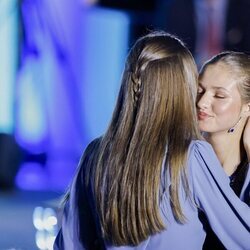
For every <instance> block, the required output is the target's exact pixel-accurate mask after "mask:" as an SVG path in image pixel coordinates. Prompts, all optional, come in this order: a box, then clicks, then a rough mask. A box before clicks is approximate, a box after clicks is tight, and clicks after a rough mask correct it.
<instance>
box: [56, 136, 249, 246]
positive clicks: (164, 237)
mask: <svg viewBox="0 0 250 250" xmlns="http://www.w3.org/2000/svg"><path fill="white" fill-rule="evenodd" d="M81 168H83V166H81ZM187 170H188V171H187V174H188V179H189V186H190V192H191V197H192V198H193V200H194V202H190V201H189V200H188V199H186V197H185V194H184V191H183V187H182V186H180V202H181V205H182V209H183V212H184V214H185V216H186V218H187V222H186V223H185V224H179V223H178V222H177V221H176V220H175V218H174V216H173V214H172V211H171V207H170V202H169V193H168V190H169V186H170V182H169V173H167V179H166V181H162V187H161V188H162V190H165V191H164V192H163V195H162V196H161V201H160V211H161V215H162V219H163V221H164V222H165V224H166V230H164V231H162V232H161V233H158V234H155V235H152V236H150V237H149V238H148V239H147V240H145V241H144V242H142V243H141V244H139V245H138V246H136V247H132V246H122V247H115V246H110V245H108V244H107V243H105V247H106V249H110V250H111V249H112V250H115V249H119V250H129V249H133V250H142V249H148V250H201V249H202V246H203V243H204V239H205V236H206V233H205V231H204V229H203V224H202V220H200V219H199V216H198V212H199V211H200V210H201V211H203V212H204V214H205V215H206V217H207V219H208V221H209V223H210V225H211V227H212V229H213V230H214V232H215V233H216V235H217V236H218V238H219V239H220V240H221V242H222V243H223V244H224V246H225V247H226V248H227V249H229V250H243V249H244V250H250V208H249V207H248V205H246V204H245V203H244V202H242V201H241V200H240V199H239V198H238V197H237V196H236V195H235V193H234V192H233V190H232V189H231V188H230V185H229V178H228V176H227V175H226V174H225V172H224V170H223V169H222V167H221V165H220V163H219V161H218V159H217V157H216V155H215V153H214V151H213V149H212V147H211V145H210V144H208V143H207V142H204V141H198V140H197V141H193V142H192V143H191V144H190V147H189V154H188V168H187ZM249 172H250V171H248V175H247V178H246V181H245V184H244V186H243V190H242V193H241V198H243V197H245V198H249V190H250V173H249ZM163 179H164V178H162V180H163ZM166 183H167V184H166ZM82 185H83V181H82V176H81V169H80V171H79V172H78V174H77V176H76V177H75V179H74V181H73V183H72V186H71V190H70V199H69V201H68V202H67V204H66V206H65V208H64V213H63V220H62V228H61V230H60V232H59V234H58V236H57V239H56V243H55V245H54V249H61V250H63V249H65V250H71V249H72V250H73V249H77V250H78V249H79V250H81V249H87V248H85V247H84V239H83V240H82V241H83V242H81V240H80V235H83V234H84V235H86V237H91V235H88V234H89V231H91V230H90V228H91V226H93V225H95V220H93V221H92V222H91V221H90V220H89V215H88V214H87V213H84V212H83V211H78V208H79V206H77V205H76V204H77V203H78V204H81V202H82V203H84V202H86V200H82V199H81V197H82V196H81V194H80V193H79V189H83V186H82ZM195 204H196V205H195ZM85 222H86V223H85ZM88 223H89V224H88ZM87 224H88V225H87ZM82 225H84V226H83V227H85V229H84V228H83V227H82ZM88 228H89V230H88ZM81 237H82V236H81ZM83 238H84V237H83ZM93 249H95V248H93Z"/></svg>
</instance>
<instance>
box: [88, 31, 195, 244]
mask: <svg viewBox="0 0 250 250" xmlns="http://www.w3.org/2000/svg"><path fill="white" fill-rule="evenodd" d="M197 76H198V74H197V69H196V66H195V63H194V60H193V57H192V55H191V54H190V52H189V51H188V49H187V48H186V47H185V46H184V44H183V43H182V42H181V41H180V40H178V39H177V38H176V37H174V36H172V35H169V34H166V33H163V32H154V33H151V34H149V35H146V36H144V37H142V38H141V39H139V40H138V41H137V42H136V44H135V45H134V46H133V48H132V49H131V51H130V53H129V55H128V58H127V61H126V65H125V70H124V73H123V78H122V83H121V88H120V92H119V96H118V100H117V103H116V107H115V110H114V113H113V116H112V119H111V123H110V125H109V127H108V129H107V131H106V133H105V134H104V135H103V137H102V138H101V139H100V141H99V146H98V150H95V151H94V152H93V153H92V155H90V156H89V159H90V160H89V161H88V162H89V163H88V164H87V168H88V170H87V181H89V183H93V190H94V199H95V202H96V209H97V213H98V218H99V220H100V227H101V231H102V234H103V237H104V239H105V240H107V241H109V242H112V244H114V245H118V246H120V245H137V244H139V243H140V242H141V241H143V240H145V239H146V238H148V237H149V236H150V235H152V234H155V233H157V232H160V231H162V230H163V229H164V228H165V226H166V225H164V223H163V221H162V219H161V216H160V213H159V200H160V179H161V174H162V165H163V161H164V156H165V154H167V157H166V159H167V160H166V162H165V168H167V167H169V170H170V174H171V188H170V199H171V201H170V202H171V206H172V209H173V212H174V215H175V217H176V219H177V220H178V221H180V222H182V223H183V222H184V221H185V216H184V214H183V212H182V209H181V205H180V201H179V194H178V192H179V186H180V182H183V185H184V189H185V192H186V194H187V195H188V190H189V189H188V181H187V176H186V171H185V169H186V168H185V166H186V165H185V164H186V157H187V151H188V147H189V144H190V142H191V140H192V139H196V138H199V135H200V133H199V129H198V127H197V120H196V107H195V100H196V92H197ZM166 146H167V148H166Z"/></svg>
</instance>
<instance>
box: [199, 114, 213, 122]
mask: <svg viewBox="0 0 250 250" xmlns="http://www.w3.org/2000/svg"><path fill="white" fill-rule="evenodd" d="M209 117H211V116H210V115H208V114H207V113H205V112H198V120H202V121H203V120H206V119H208V118H209Z"/></svg>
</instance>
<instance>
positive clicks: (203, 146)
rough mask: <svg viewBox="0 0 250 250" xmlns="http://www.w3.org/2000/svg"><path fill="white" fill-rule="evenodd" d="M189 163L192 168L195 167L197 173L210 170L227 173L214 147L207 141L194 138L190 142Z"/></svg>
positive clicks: (215, 172) (211, 171)
mask: <svg viewBox="0 0 250 250" xmlns="http://www.w3.org/2000/svg"><path fill="white" fill-rule="evenodd" d="M188 165H189V166H188V167H189V168H191V170H194V169H195V173H196V174H198V173H199V172H204V171H205V172H207V171H208V172H210V173H213V174H219V173H218V172H220V174H223V175H225V173H224V172H223V169H222V166H221V164H220V162H219V160H218V158H217V156H216V154H215V152H214V150H213V147H212V146H211V145H210V144H209V143H208V142H206V141H201V140H194V141H192V142H191V143H190V146H189V152H188Z"/></svg>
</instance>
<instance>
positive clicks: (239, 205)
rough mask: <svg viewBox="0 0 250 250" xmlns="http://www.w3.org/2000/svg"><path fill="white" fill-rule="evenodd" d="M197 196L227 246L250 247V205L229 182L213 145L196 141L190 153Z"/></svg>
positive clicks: (195, 194) (212, 226)
mask: <svg viewBox="0 0 250 250" xmlns="http://www.w3.org/2000/svg"><path fill="white" fill-rule="evenodd" d="M189 167H190V169H191V170H190V172H191V176H192V186H193V193H194V199H195V202H196V204H197V205H198V208H199V209H201V210H202V211H203V212H204V213H205V215H206V217H207V219H208V221H209V224H210V226H211V228H212V229H213V231H214V232H215V234H216V235H217V236H218V238H219V239H220V240H221V242H222V243H223V244H224V246H225V247H226V248H227V249H231V250H242V249H245V250H249V249H250V208H249V207H248V206H247V205H246V204H245V203H244V202H242V201H241V200H240V199H239V198H238V197H237V196H236V195H235V193H234V192H233V190H232V189H231V187H230V185H229V178H228V177H227V175H226V173H225V172H224V170H223V168H222V167H221V164H220V162H219V160H218V159H217V157H216V155H215V153H214V151H213V149H212V147H211V145H210V144H208V143H207V142H203V141H197V142H196V143H194V145H193V147H192V149H191V150H190V154H189Z"/></svg>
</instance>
